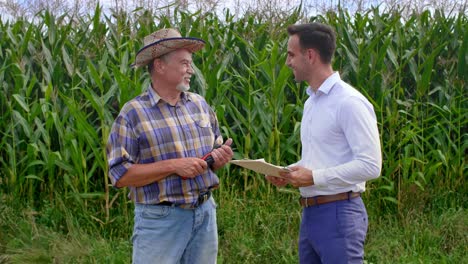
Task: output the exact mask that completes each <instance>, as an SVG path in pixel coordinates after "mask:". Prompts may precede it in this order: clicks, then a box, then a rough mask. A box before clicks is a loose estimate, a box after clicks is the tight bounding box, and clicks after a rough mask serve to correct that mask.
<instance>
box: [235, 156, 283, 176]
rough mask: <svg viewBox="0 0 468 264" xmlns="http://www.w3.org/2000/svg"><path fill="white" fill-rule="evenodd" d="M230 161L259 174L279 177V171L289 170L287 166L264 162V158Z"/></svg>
mask: <svg viewBox="0 0 468 264" xmlns="http://www.w3.org/2000/svg"><path fill="white" fill-rule="evenodd" d="M230 163H232V164H235V165H237V166H241V167H244V168H246V169H249V170H253V171H255V172H258V173H261V174H265V175H271V176H276V177H280V178H281V176H280V174H279V173H280V171H285V172H286V171H289V169H288V168H287V167H283V166H277V165H273V164H271V163H268V162H266V161H265V160H264V159H256V160H250V159H245V160H231V161H230Z"/></svg>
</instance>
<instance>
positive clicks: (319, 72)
mask: <svg viewBox="0 0 468 264" xmlns="http://www.w3.org/2000/svg"><path fill="white" fill-rule="evenodd" d="M332 74H333V69H332V67H331V65H324V67H317V69H316V70H315V71H314V73H313V74H311V78H310V79H309V80H308V81H307V82H308V84H309V86H310V88H312V90H313V91H314V92H317V90H318V89H319V88H320V86H321V85H322V84H323V83H324V82H325V80H327V79H328V77H330V76H331V75H332Z"/></svg>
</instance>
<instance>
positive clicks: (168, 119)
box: [107, 86, 222, 205]
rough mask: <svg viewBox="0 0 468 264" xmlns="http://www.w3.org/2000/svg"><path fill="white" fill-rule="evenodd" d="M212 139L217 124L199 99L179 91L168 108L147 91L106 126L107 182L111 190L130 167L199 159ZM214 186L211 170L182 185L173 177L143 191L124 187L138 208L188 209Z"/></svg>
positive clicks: (215, 180) (213, 176)
mask: <svg viewBox="0 0 468 264" xmlns="http://www.w3.org/2000/svg"><path fill="white" fill-rule="evenodd" d="M218 137H220V132H219V127H218V120H217V119H216V115H215V113H214V112H213V110H212V109H211V107H210V106H209V105H208V104H207V102H206V101H205V99H204V98H203V97H202V96H200V95H198V94H194V93H189V92H185V93H182V94H181V99H180V100H179V101H178V102H177V104H176V105H175V106H171V105H170V104H168V103H167V102H165V101H164V100H162V99H161V97H160V96H159V95H158V94H157V93H156V92H155V91H154V90H153V89H152V88H151V86H150V87H149V88H148V89H147V90H146V91H145V92H144V93H142V94H141V95H139V96H137V97H136V98H134V99H133V100H131V101H129V102H127V103H126V104H125V105H124V106H123V108H122V110H121V111H120V114H119V115H118V117H117V118H116V120H115V122H114V124H113V126H112V130H111V133H110V135H109V139H108V142H107V160H108V163H109V178H110V179H111V182H112V184H113V185H114V186H115V184H116V182H117V181H118V180H119V179H120V178H121V177H122V176H123V175H124V174H125V173H126V172H127V170H128V169H129V168H130V167H131V166H132V165H133V164H146V163H152V162H157V161H161V160H167V159H175V158H184V157H199V158H201V157H202V156H203V155H205V154H206V153H208V152H210V151H211V150H212V148H213V145H214V143H215V139H218ZM219 140H221V141H222V138H219V139H218V141H219ZM218 184H219V179H218V177H217V176H216V174H215V173H214V172H213V171H212V170H211V169H208V170H207V171H206V172H205V173H203V174H201V175H198V176H196V177H195V178H189V179H186V180H183V179H182V178H181V177H180V176H178V175H175V174H174V175H169V176H168V177H166V178H164V179H162V180H160V181H157V182H154V183H151V184H148V185H146V186H142V187H129V189H130V193H129V198H130V199H132V200H133V201H134V202H136V203H143V204H156V203H159V202H162V201H169V202H173V203H176V204H185V205H189V204H192V205H193V204H195V203H196V201H197V198H198V196H199V195H200V193H203V192H205V191H207V190H208V189H211V188H215V187H217V186H218Z"/></svg>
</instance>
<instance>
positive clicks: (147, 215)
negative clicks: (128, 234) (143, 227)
mask: <svg viewBox="0 0 468 264" xmlns="http://www.w3.org/2000/svg"><path fill="white" fill-rule="evenodd" d="M171 209H172V207H171V206H148V207H145V208H144V209H143V210H142V211H141V212H140V216H141V218H143V219H161V218H164V217H166V216H168V215H169V214H170V212H171Z"/></svg>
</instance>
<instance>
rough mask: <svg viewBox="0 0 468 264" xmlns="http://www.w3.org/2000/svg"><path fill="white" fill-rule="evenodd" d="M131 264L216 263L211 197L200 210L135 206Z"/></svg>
mask: <svg viewBox="0 0 468 264" xmlns="http://www.w3.org/2000/svg"><path fill="white" fill-rule="evenodd" d="M132 242H133V263H134V264H149V263H162V264H166V263H191V264H192V263H194V264H197V263H200V264H210V263H216V259H217V254H218V233H217V226H216V204H215V201H214V199H213V197H211V198H210V199H208V201H206V202H205V203H203V204H202V205H201V206H200V207H198V208H195V209H182V208H179V207H176V206H171V205H168V206H165V205H144V204H136V205H135V225H134V229H133V237H132Z"/></svg>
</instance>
